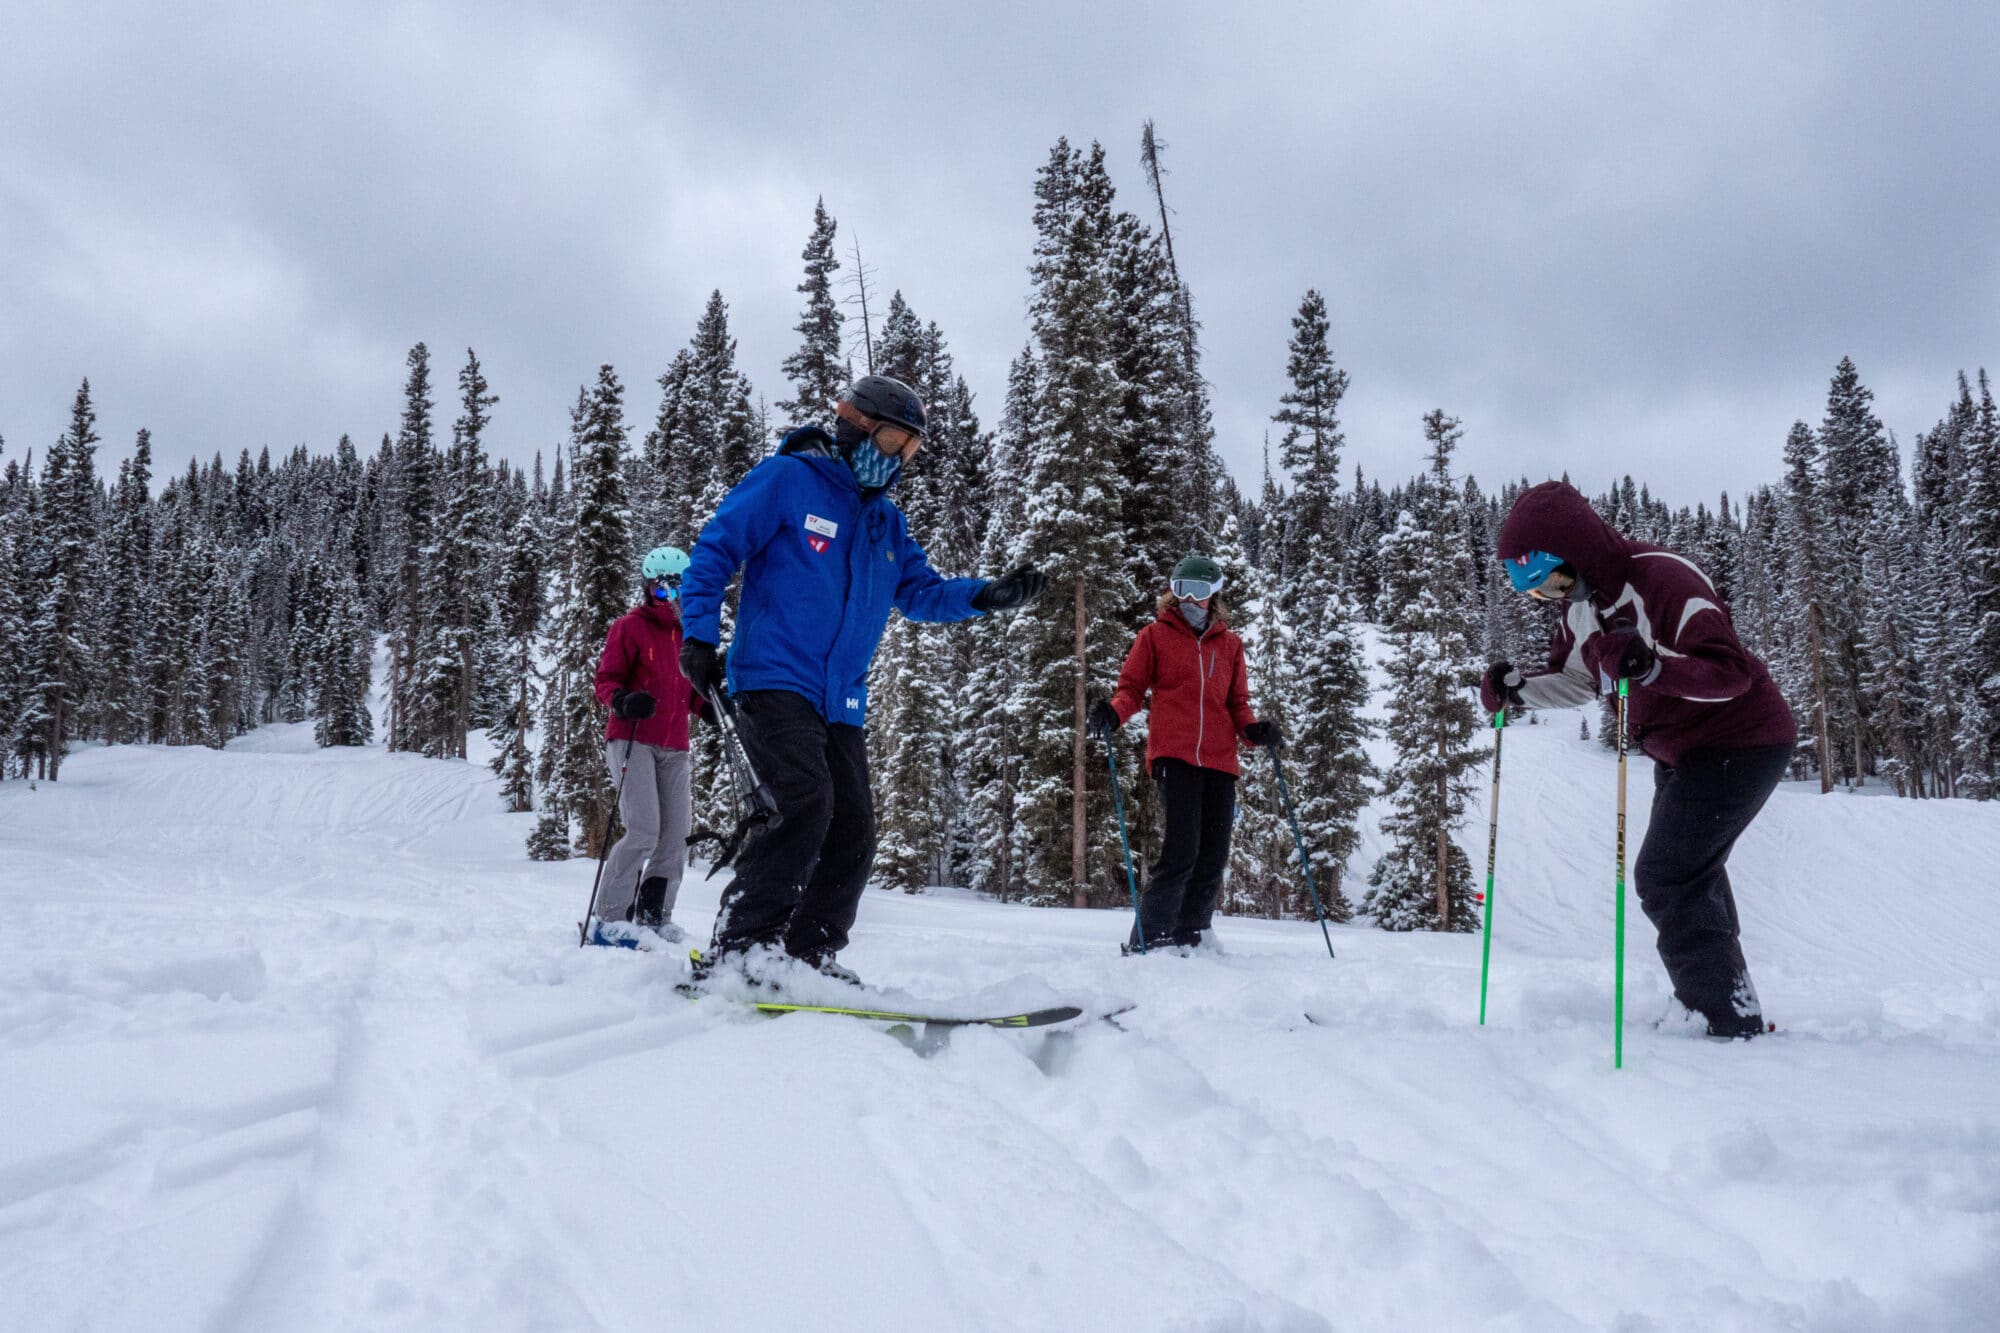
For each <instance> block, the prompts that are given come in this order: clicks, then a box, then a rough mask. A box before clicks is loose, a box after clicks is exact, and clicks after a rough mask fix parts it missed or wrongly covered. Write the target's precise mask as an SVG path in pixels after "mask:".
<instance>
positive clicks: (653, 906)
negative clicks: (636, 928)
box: [632, 875, 667, 930]
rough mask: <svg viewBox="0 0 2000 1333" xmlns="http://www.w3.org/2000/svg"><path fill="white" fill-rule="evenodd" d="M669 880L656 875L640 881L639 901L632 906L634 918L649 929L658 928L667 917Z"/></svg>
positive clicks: (635, 922)
mask: <svg viewBox="0 0 2000 1333" xmlns="http://www.w3.org/2000/svg"><path fill="white" fill-rule="evenodd" d="M666 905H667V881H666V880H664V879H662V878H660V877H659V876H657V875H655V876H654V877H652V878H651V879H646V880H642V881H640V884H639V901H638V902H636V903H634V904H633V906H632V920H633V923H634V924H636V925H641V926H644V927H645V928H646V929H648V930H658V929H659V928H660V922H661V921H663V920H665V919H666V914H665V910H664V909H665V908H666Z"/></svg>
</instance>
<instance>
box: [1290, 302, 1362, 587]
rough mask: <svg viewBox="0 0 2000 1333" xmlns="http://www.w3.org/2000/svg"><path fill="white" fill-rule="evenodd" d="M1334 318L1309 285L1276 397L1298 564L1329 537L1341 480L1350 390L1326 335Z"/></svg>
mask: <svg viewBox="0 0 2000 1333" xmlns="http://www.w3.org/2000/svg"><path fill="white" fill-rule="evenodd" d="M1331 330H1332V322H1331V321H1330V320H1329V319H1328V317H1327V313H1326V298H1325V297H1323V296H1321V295H1320V294H1319V292H1318V291H1317V290H1314V289H1308V290H1307V291H1306V294H1305V296H1304V298H1303V299H1302V300H1300V302H1299V312H1298V313H1297V314H1296V315H1294V316H1292V338H1291V342H1290V344H1289V345H1288V346H1287V349H1286V352H1287V356H1286V362H1285V376H1286V379H1287V380H1288V381H1289V383H1290V385H1291V387H1290V388H1288V389H1287V390H1285V392H1284V394H1283V395H1282V396H1281V397H1280V398H1279V399H1278V402H1279V403H1280V406H1279V408H1278V410H1277V411H1276V412H1274V413H1273V414H1272V415H1271V420H1272V421H1274V422H1276V423H1277V424H1279V425H1281V426H1283V427H1284V428H1285V433H1284V435H1283V437H1282V438H1281V439H1280V440H1279V442H1278V457H1279V459H1280V460H1281V461H1282V462H1283V463H1284V465H1285V467H1286V468H1287V469H1288V470H1289V471H1290V472H1291V475H1292V478H1293V487H1292V516H1291V521H1290V523H1289V525H1288V535H1289V538H1290V540H1291V541H1292V543H1293V544H1294V547H1295V548H1296V549H1295V550H1293V551H1290V552H1288V553H1287V555H1288V558H1289V560H1290V561H1291V562H1292V563H1293V564H1296V565H1300V566H1302V565H1303V564H1304V563H1305V553H1306V551H1307V550H1309V549H1310V548H1311V547H1312V546H1313V545H1314V544H1316V543H1319V542H1323V541H1326V540H1328V539H1329V538H1331V537H1332V536H1333V535H1334V533H1333V531H1332V526H1331V520H1332V516H1333V512H1334V500H1335V491H1336V489H1337V487H1338V486H1339V480H1340V450H1341V446H1342V444H1343V443H1345V437H1344V436H1343V435H1342V433H1341V429H1340V400H1341V398H1342V397H1343V396H1344V395H1345V394H1346V393H1347V372H1346V371H1345V370H1342V369H1340V368H1339V367H1337V366H1336V365H1334V361H1333V351H1332V349H1331V347H1330V346H1329V345H1328V342H1327V337H1328V334H1329V333H1330V332H1331Z"/></svg>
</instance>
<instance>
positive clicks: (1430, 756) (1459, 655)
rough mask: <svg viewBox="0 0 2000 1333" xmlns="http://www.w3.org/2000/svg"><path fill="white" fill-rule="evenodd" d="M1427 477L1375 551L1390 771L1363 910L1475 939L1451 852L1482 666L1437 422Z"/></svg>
mask: <svg viewBox="0 0 2000 1333" xmlns="http://www.w3.org/2000/svg"><path fill="white" fill-rule="evenodd" d="M1424 434H1425V438H1426V439H1427V440H1429V441H1430V443H1431V449H1432V453H1431V471H1430V475H1429V476H1428V477H1426V478H1424V479H1422V480H1420V481H1419V482H1418V483H1417V484H1416V486H1414V487H1413V491H1414V495H1413V497H1412V499H1413V503H1412V505H1411V507H1410V509H1409V510H1407V511H1405V512H1404V513H1403V514H1401V515H1399V516H1398V518H1397V524H1396V527H1395V529H1394V530H1393V531H1392V532H1391V533H1390V534H1389V536H1388V537H1387V538H1385V539H1384V540H1383V543H1382V550H1381V565H1382V570H1383V581H1384V585H1385V586H1384V599H1385V602H1386V604H1387V605H1388V606H1389V607H1390V608H1391V610H1392V617H1391V619H1390V621H1389V626H1388V629H1389V633H1388V639H1389V648H1390V657H1389V662H1388V674H1389V680H1390V697H1389V720H1388V736H1389V739H1390V740H1391V741H1392V742H1393V743H1394V744H1395V747H1396V761H1395V764H1394V765H1393V766H1392V767H1391V769H1390V770H1389V773H1388V775H1387V777H1386V778H1385V780H1384V783H1383V787H1384V790H1385V792H1386V793H1387V794H1388V796H1389V797H1390V802H1391V810H1390V814H1389V815H1388V816H1387V817H1386V818H1385V819H1384V820H1383V822H1382V828H1383V833H1384V834H1385V835H1386V836H1387V837H1388V838H1389V840H1390V847H1389V850H1388V852H1387V853H1385V854H1384V856H1383V857H1382V859H1381V860H1380V861H1378V862H1377V863H1376V865H1375V869H1374V871H1373V873H1372V874H1371V875H1370V876H1369V883H1370V884H1371V885H1372V886H1373V890H1372V892H1370V893H1369V895H1368V898H1367V900H1366V902H1365V904H1364V906H1365V907H1367V908H1368V910H1370V911H1372V912H1373V913H1374V915H1375V922H1376V924H1377V925H1379V926H1381V927H1382V928H1383V929H1385V930H1418V929H1434V930H1455V931H1471V930H1475V929H1477V928H1478V921H1479V916H1478V912H1477V910H1476V907H1475V900H1474V897H1473V883H1472V865H1471V862H1470V861H1469V860H1468V859H1467V858H1466V855H1465V852H1464V851H1463V849H1461V848H1460V847H1459V846H1458V845H1457V843H1455V842H1454V841H1452V837H1451V833H1452V830H1453V828H1455V827H1456V826H1457V825H1458V823H1459V822H1460V820H1461V819H1462V818H1463V816H1464V813H1465V805H1466V802H1467V800H1468V799H1469V797H1470V795H1471V792H1472V787H1473V785H1474V781H1473V772H1474V770H1475V769H1476V768H1477V767H1478V765H1479V764H1480V763H1481V762H1482V760H1483V759H1484V757H1485V756H1484V753H1483V752H1482V751H1481V750H1479V749H1478V748H1476V747H1475V746H1474V745H1473V744H1472V741H1473V737H1474V735H1475V734H1476V733H1477V732H1478V729H1479V721H1478V717H1477V715H1476V713H1475V712H1474V709H1473V703H1472V697H1471V693H1470V691H1471V689H1472V687H1474V686H1476V685H1477V684H1478V680H1479V664H1478V661H1477V659H1476V658H1475V657H1474V656H1473V651H1472V639H1471V635H1470V634H1469V632H1468V630H1467V627H1466V624H1465V610H1464V608H1465V605H1466V590H1465V588H1464V587H1463V586H1462V583H1461V582H1460V577H1461V576H1460V571H1461V570H1462V569H1463V567H1464V566H1463V565H1462V563H1461V562H1460V561H1459V560H1458V559H1457V558H1456V556H1457V554H1458V551H1457V548H1458V546H1459V543H1460V541H1461V540H1462V539H1461V536H1460V534H1461V533H1462V532H1463V530H1464V528H1463V523H1462V520H1461V519H1460V516H1459V515H1458V513H1457V508H1458V503H1459V501H1458V492H1457V489H1456V488H1455V487H1454V486H1453V485H1451V484H1450V474H1449V467H1450V460H1451V454H1452V451H1453V449H1454V448H1455V447H1456V445H1457V443H1458V439H1459V436H1460V434H1461V432H1460V430H1459V426H1458V422H1457V421H1456V420H1455V419H1453V418H1451V417H1447V416H1445V415H1444V414H1443V413H1442V412H1435V411H1434V412H1431V413H1430V414H1429V415H1428V416H1426V417H1425V418H1424Z"/></svg>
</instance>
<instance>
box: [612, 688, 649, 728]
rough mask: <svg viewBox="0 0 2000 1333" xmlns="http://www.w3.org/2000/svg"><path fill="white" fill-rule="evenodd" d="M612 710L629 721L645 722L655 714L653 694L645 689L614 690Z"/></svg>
mask: <svg viewBox="0 0 2000 1333" xmlns="http://www.w3.org/2000/svg"><path fill="white" fill-rule="evenodd" d="M611 711H612V712H613V713H616V714H617V715H618V716H619V717H622V718H624V719H625V720H626V721H627V722H644V721H645V720H646V719H647V718H649V717H651V716H652V715H653V696H652V695H650V694H648V693H646V692H645V691H644V690H617V691H614V692H613V694H612V695H611Z"/></svg>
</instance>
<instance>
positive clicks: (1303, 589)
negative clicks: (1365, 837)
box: [1286, 543, 1463, 921]
mask: <svg viewBox="0 0 2000 1333" xmlns="http://www.w3.org/2000/svg"><path fill="white" fill-rule="evenodd" d="M1339 564H1340V561H1339V556H1338V554H1337V553H1336V552H1334V551H1333V550H1332V549H1331V547H1330V546H1329V545H1327V544H1325V543H1322V544H1321V545H1319V546H1318V547H1316V548H1314V549H1313V550H1312V552H1311V553H1310V554H1309V555H1308V556H1307V558H1306V565H1305V569H1304V570H1303V571H1302V572H1301V579H1300V586H1299V587H1297V588H1296V589H1295V590H1294V591H1293V596H1292V603H1293V607H1294V610H1293V612H1292V617H1291V624H1292V638H1291V653H1290V657H1291V662H1290V672H1291V685H1292V689H1293V691H1294V693H1293V694H1292V697H1291V700H1290V702H1289V704H1288V707H1287V710H1286V712H1287V732H1286V734H1287V735H1288V736H1289V737H1290V739H1291V749H1290V755H1289V757H1290V759H1291V763H1290V765H1289V766H1290V768H1291V770H1292V773H1291V776H1290V778H1289V782H1290V784H1291V788H1292V798H1293V800H1294V801H1295V802H1296V804H1297V807H1298V816H1299V827H1300V831H1301V832H1302V833H1303V835H1304V837H1305V840H1306V846H1307V849H1308V850H1309V851H1310V852H1311V854H1312V857H1313V864H1314V866H1315V875H1316V878H1317V881H1318V883H1319V886H1320V889H1319V891H1320V897H1321V899H1322V900H1323V901H1324V904H1325V907H1326V912H1327V915H1328V916H1329V917H1330V918H1331V919H1333V920H1335V921H1345V920H1347V919H1348V918H1349V917H1351V916H1353V914H1354V910H1353V907H1352V906H1351V905H1350V904H1349V903H1348V901H1347V898H1346V896H1345V895H1344V894H1343V893H1342V892H1341V888H1340V881H1341V876H1342V874H1343V872H1344V871H1345V869H1346V866H1347V862H1348V859H1349V858H1350V857H1352V856H1353V855H1354V850H1355V848H1356V847H1358V846H1359V845H1360V842H1361V811H1362V810H1363V808H1365V807H1366V806H1367V804H1368V798H1369V797H1370V796H1371V795H1372V794H1373V783H1372V779H1373V778H1374V776H1375V766H1374V764H1373V763H1371V762H1370V761H1369V758H1368V752H1367V749H1366V748H1365V745H1366V741H1367V738H1368V733H1369V730H1370V728H1369V724H1368V721H1367V719H1366V718H1364V717H1363V716H1362V709H1363V708H1364V707H1366V705H1367V703H1368V675H1367V670H1366V668H1365V666H1364V664H1363V662H1362V658H1361V644H1360V640H1359V639H1358V638H1357V636H1356V632H1355V622H1356V621H1357V620H1359V618H1360V615H1359V611H1358V609H1357V608H1356V607H1355V606H1354V605H1353V604H1352V602H1351V601H1350V600H1349V597H1348V594H1347V592H1346V591H1345V590H1344V589H1343V588H1341V586H1340V583H1339V573H1338V571H1339ZM1461 587H1462V584H1461ZM1460 623H1461V625H1462V624H1463V612H1461V613H1460ZM1294 855H1296V853H1295V854H1294Z"/></svg>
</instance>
